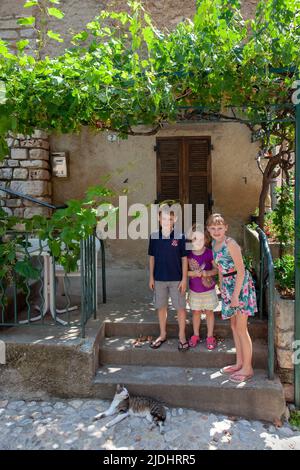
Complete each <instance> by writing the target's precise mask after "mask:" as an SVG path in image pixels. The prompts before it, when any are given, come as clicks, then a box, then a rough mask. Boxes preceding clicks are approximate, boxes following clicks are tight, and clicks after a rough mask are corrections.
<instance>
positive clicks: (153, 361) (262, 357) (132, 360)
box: [99, 336, 268, 369]
mask: <svg viewBox="0 0 300 470" xmlns="http://www.w3.org/2000/svg"><path fill="white" fill-rule="evenodd" d="M217 340H218V345H217V348H216V349H214V350H212V351H209V350H208V349H207V348H206V344H205V341H202V342H200V344H198V345H197V346H196V347H195V348H190V349H189V351H184V352H183V351H178V349H177V339H175V338H171V339H168V340H167V341H166V342H165V343H163V344H162V345H161V347H160V348H159V349H151V348H150V347H149V343H148V342H145V343H143V344H142V346H141V347H134V346H133V344H134V341H135V340H134V339H133V338H128V337H116V336H114V337H110V338H104V340H103V341H102V343H101V344H100V348H99V363H100V364H112V363H114V364H118V365H126V364H127V365H137V366H141V365H144V364H147V366H177V367H192V368H195V367H196V368H197V367H198V368H199V367H219V368H221V367H224V366H226V365H228V364H232V363H234V362H235V357H236V356H235V347H234V343H233V340H232V339H228V338H226V339H218V338H217ZM267 361H268V351H267V345H266V343H265V342H264V341H263V340H256V341H254V342H253V365H254V367H256V368H258V369H266V368H267Z"/></svg>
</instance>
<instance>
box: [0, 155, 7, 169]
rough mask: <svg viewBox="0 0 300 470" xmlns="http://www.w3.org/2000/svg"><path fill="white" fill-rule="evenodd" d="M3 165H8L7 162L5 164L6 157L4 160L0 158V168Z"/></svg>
mask: <svg viewBox="0 0 300 470" xmlns="http://www.w3.org/2000/svg"><path fill="white" fill-rule="evenodd" d="M4 166H8V164H7V157H6V158H4V160H1V161H0V168H3V167H4Z"/></svg>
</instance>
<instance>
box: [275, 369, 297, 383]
mask: <svg viewBox="0 0 300 470" xmlns="http://www.w3.org/2000/svg"><path fill="white" fill-rule="evenodd" d="M278 376H279V378H280V381H281V382H282V383H284V384H293V383H294V370H293V369H278Z"/></svg>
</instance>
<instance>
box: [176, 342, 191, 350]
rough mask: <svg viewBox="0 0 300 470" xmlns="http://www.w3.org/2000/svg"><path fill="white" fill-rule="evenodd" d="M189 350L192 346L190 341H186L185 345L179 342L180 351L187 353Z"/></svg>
mask: <svg viewBox="0 0 300 470" xmlns="http://www.w3.org/2000/svg"><path fill="white" fill-rule="evenodd" d="M186 346H187V347H186ZM188 349H190V345H189V342H188V341H186V342H185V343H182V342H181V341H178V351H187V350H188Z"/></svg>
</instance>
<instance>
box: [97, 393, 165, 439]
mask: <svg viewBox="0 0 300 470" xmlns="http://www.w3.org/2000/svg"><path fill="white" fill-rule="evenodd" d="M116 414H117V415H118V416H117V417H116V418H114V419H113V420H112V421H109V423H107V424H106V427H108V428H109V427H111V426H113V425H114V424H117V423H119V422H120V421H122V420H123V419H124V418H127V416H139V417H141V418H146V419H147V420H148V421H149V422H150V423H155V424H156V425H157V426H159V430H160V433H161V434H162V433H163V425H164V421H165V419H166V410H165V408H164V406H163V405H162V404H160V403H159V402H158V401H156V400H154V399H153V398H148V397H139V396H136V397H130V396H129V393H128V391H127V389H126V388H125V387H124V386H123V385H117V390H116V393H115V396H114V398H113V401H112V403H111V405H110V407H109V408H108V410H106V411H104V412H101V413H99V414H98V415H96V416H95V417H94V420H98V419H101V418H105V417H107V416H113V415H116Z"/></svg>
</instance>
